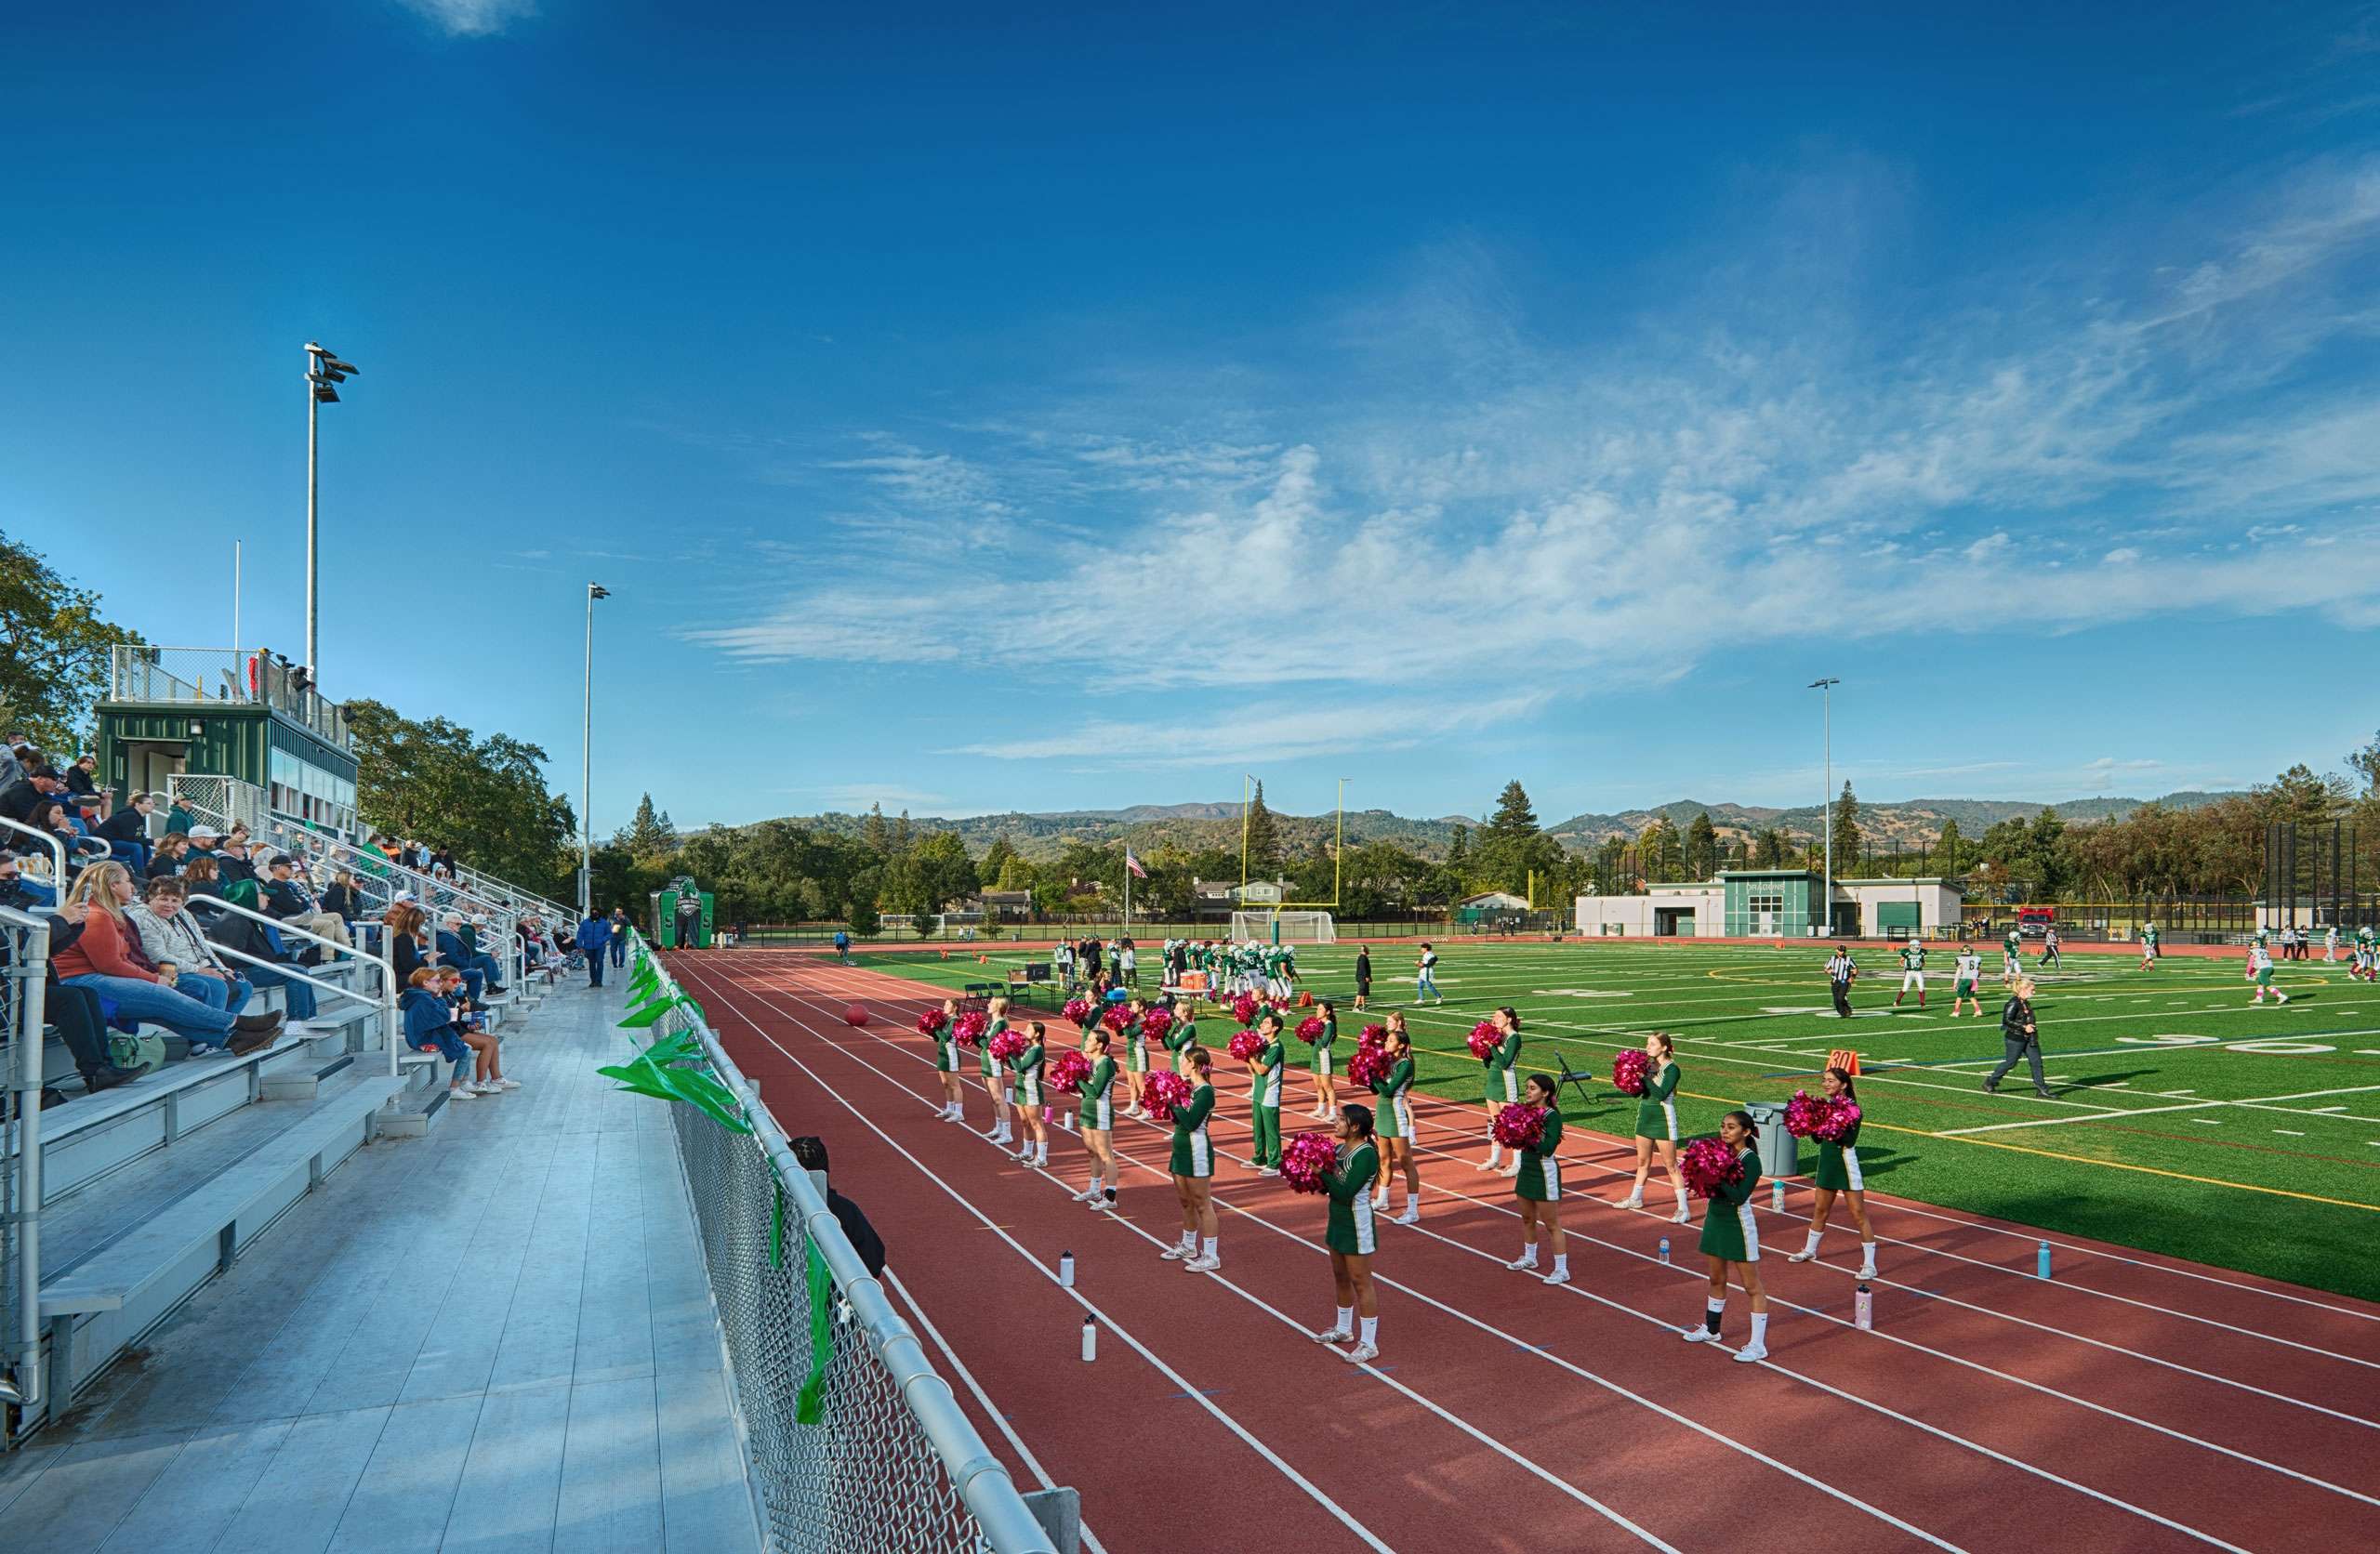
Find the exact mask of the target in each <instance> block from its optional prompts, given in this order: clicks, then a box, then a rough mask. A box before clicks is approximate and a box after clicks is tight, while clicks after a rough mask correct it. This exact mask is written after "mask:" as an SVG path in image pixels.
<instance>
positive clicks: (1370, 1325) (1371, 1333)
mask: <svg viewBox="0 0 2380 1554" xmlns="http://www.w3.org/2000/svg"><path fill="white" fill-rule="evenodd" d="M1377 1337H1380V1318H1378V1317H1366V1318H1365V1319H1364V1333H1363V1338H1362V1341H1363V1342H1365V1343H1370V1342H1371V1341H1372V1340H1373V1339H1374V1338H1377Z"/></svg>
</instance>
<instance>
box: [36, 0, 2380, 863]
mask: <svg viewBox="0 0 2380 1554" xmlns="http://www.w3.org/2000/svg"><path fill="white" fill-rule="evenodd" d="M78 10H79V11H83V12H88V13H92V14H76V13H77V11H78ZM1129 10H1130V14H1126V9H1125V8H1118V7H1042V8H1038V9H1032V10H1027V11H1022V12H1019V11H1009V12H1004V13H1001V14H999V15H998V16H990V15H988V14H987V13H985V11H984V10H983V9H982V8H981V7H963V8H962V7H950V8H944V9H934V8H919V7H879V8H876V9H875V10H874V11H873V12H871V14H870V15H869V16H868V17H866V18H865V19H856V20H854V19H847V18H840V17H837V18H822V17H821V16H819V15H818V14H816V13H814V11H812V10H809V9H807V8H795V7H763V6H742V5H727V4H714V3H701V0H693V3H680V4H672V5H667V6H664V5H656V4H637V3H630V0H541V3H539V4H535V5H532V4H527V3H511V0H402V3H401V0H383V3H374V0H358V3H354V4H344V5H338V6H318V5H300V4H296V3H288V4H274V5H267V4H247V3H241V0H222V3H218V4H216V5H211V6H208V7H189V6H183V5H169V4H150V5H131V6H123V7H79V8H68V7H51V8H48V9H46V10H43V11H37V12H29V13H27V14H25V15H24V16H21V17H20V18H18V19H17V20H16V21H15V23H14V24H13V27H12V31H11V40H10V41H11V47H10V48H9V49H8V50H7V52H6V53H5V54H0V135H5V136H6V138H7V143H8V145H9V146H10V147H11V151H10V154H9V155H8V157H7V159H6V160H5V163H0V195H5V201H6V204H5V208H6V209H7V212H8V213H9V218H10V219H9V226H10V232H9V237H8V241H7V242H6V243H5V244H0V338H5V339H6V340H7V360H8V364H9V368H10V370H9V371H7V372H6V373H0V418H5V423H6V425H7V428H8V430H9V435H7V437H5V438H0V527H5V528H6V529H7V532H8V533H11V534H12V535H27V536H33V537H36V538H37V539H38V540H39V543H41V544H42V546H43V547H44V548H46V550H47V551H48V552H49V554H50V556H51V558H52V560H54V561H55V562H56V563H58V564H59V566H60V567H61V568H62V569H64V570H66V571H68V572H70V573H73V574H74V575H76V576H77V577H79V578H80V579H82V580H83V581H85V582H86V583H88V584H89V585H91V586H96V587H99V589H101V590H102V591H103V592H104V594H105V596H106V599H107V602H108V605H109V608H110V609H111V611H112V612H113V613H114V614H115V615H116V616H117V617H118V618H120V619H123V620H125V621H126V622H128V623H129V624H132V625H134V626H138V627H139V629H140V630H142V631H143V632H144V633H146V634H147V635H148V636H150V637H151V638H152V639H155V640H161V641H171V642H190V643H218V642H221V641H223V640H225V639H228V637H229V636H230V633H231V605H230V597H229V594H230V572H231V566H230V556H231V543H232V541H233V539H234V538H235V537H236V538H239V539H241V540H243V541H245V546H246V554H247V558H248V573H247V576H248V592H247V597H246V618H247V621H248V622H249V623H250V626H251V629H250V631H249V632H248V635H249V636H250V637H251V638H252V639H254V638H259V637H260V638H262V639H264V640H265V641H266V643H267V644H268V645H270V646H273V647H276V648H281V649H283V650H284V651H289V650H294V649H295V648H296V647H297V645H298V642H299V640H300V638H301V629H302V628H301V616H302V588H303V574H302V565H303V551H302V544H303V514H304V507H303V502H304V441H303V436H304V434H303V428H302V426H301V425H300V422H301V418H302V415H303V407H304V400H303V385H302V383H301V380H300V377H299V374H300V372H301V371H302V367H303V357H302V354H301V352H300V349H299V348H300V347H301V346H302V345H303V343H304V342H305V341H306V340H308V339H309V338H316V337H319V338H320V339H322V340H323V341H324V342H325V343H327V344H329V345H331V346H333V347H334V348H336V349H338V350H340V351H341V352H343V353H345V354H346V355H348V356H349V357H350V358H351V359H352V360H354V361H356V362H359V363H360V364H361V365H362V366H363V368H364V375H363V376H362V377H361V378H360V379H359V380H357V381H356V382H355V383H354V384H353V385H351V386H350V392H349V393H348V395H347V401H346V402H345V403H342V404H340V405H337V406H335V407H331V408H330V409H329V410H328V411H327V412H326V413H325V415H324V476H323V492H324V495H323V510H324V535H325V547H326V551H325V555H326V560H325V573H324V576H325V585H324V586H325V621H324V633H323V659H324V683H325V687H326V689H327V690H328V691H330V692H331V693H332V694H334V695H356V694H367V695H373V696H378V697H382V698H385V699H387V700H390V701H391V702H392V703H395V704H396V705H400V706H402V707H403V708H404V709H405V710H407V711H409V712H413V713H416V714H428V713H431V712H443V713H445V714H447V715H448V716H451V717H454V718H457V719H458V720H460V721H463V722H465V723H468V724H470V725H472V726H475V727H478V728H481V729H503V730H505V731H509V732H512V733H515V734H518V735H521V736H522V737H524V738H529V739H533V740H536V741H537V742H539V743H541V744H545V745H546V746H547V747H548V748H549V750H550V751H552V753H553V754H554V756H555V757H557V760H556V771H555V776H556V779H557V782H558V784H560V785H563V786H569V787H574V788H575V784H576V774H577V766H576V757H577V733H578V729H577V722H578V705H579V651H580V639H579V631H580V623H581V604H580V599H581V588H582V586H583V585H584V583H585V582H586V581H587V580H588V579H589V578H594V579H597V580H600V581H602V582H603V583H604V584H606V585H607V586H609V587H611V588H612V589H613V591H614V594H615V598H614V599H611V600H609V601H608V602H606V603H604V604H603V605H602V606H600V610H601V616H600V635H599V642H598V664H599V677H598V683H597V688H596V715H597V729H598V753H597V767H598V778H597V792H596V801H595V818H596V821H597V823H598V826H599V828H601V829H604V830H608V829H609V828H611V827H612V826H614V825H616V824H617V823H620V822H621V821H622V820H624V819H625V818H626V811H627V809H628V806H629V805H631V804H632V803H633V802H634V799H635V796H636V794H637V792H638V791H639V790H641V789H647V788H649V789H651V790H652V791H653V792H654V794H655V797H656V799H657V800H658V801H659V802H661V803H662V804H663V805H664V806H665V807H666V808H668V810H671V811H672V812H673V814H674V815H675V816H676V817H677V818H678V819H679V820H680V821H681V822H702V821H709V820H729V821H741V820H749V819H754V818H759V817H761V816H765V815H770V814H781V813H791V812H801V811H809V810H817V809H820V808H823V807H835V808H843V809H856V808H864V807H865V806H866V803H867V802H868V801H869V800H870V799H871V798H878V799H880V800H881V801H882V802H883V803H884V805H885V808H886V810H887V811H888V812H890V811H892V810H898V809H901V808H904V807H906V808H909V809H912V810H917V811H918V812H919V813H959V812H971V811H980V810H1003V809H1011V808H1023V809H1055V808H1104V807H1109V806H1115V805H1122V804H1127V803H1133V802H1172V801H1182V800H1191V799H1215V798H1223V797H1236V795H1237V792H1238V785H1239V774H1240V773H1241V772H1242V771H1249V770H1252V771H1255V772H1256V773H1258V774H1259V775H1261V776H1263V778H1264V779H1265V781H1266V784H1267V792H1268V795H1269V796H1270V797H1272V798H1273V799H1274V801H1275V802H1276V804H1277V805H1279V806H1280V807H1283V808H1288V809H1292V810H1322V809H1326V808H1328V807H1329V803H1330V800H1331V797H1332V795H1333V793H1334V791H1335V784H1334V780H1335V779H1336V778H1338V777H1341V776H1345V777H1348V778H1350V779H1351V782H1350V784H1349V787H1348V802H1349V803H1350V804H1351V805H1355V806H1359V807H1370V806H1378V807H1384V808H1390V809H1395V810H1401V811H1404V812H1407V813H1428V814H1443V813H1450V812H1457V811H1464V810H1470V811H1476V810H1480V809H1482V808H1484V807H1485V806H1486V805H1488V803H1489V802H1490V801H1491V800H1492V798H1493V796H1494V793H1495V791H1496V789H1497V788H1498V787H1499V786H1500V785H1501V784H1502V782H1503V781H1504V780H1505V779H1506V778H1508V777H1511V776H1518V777H1520V778H1522V779H1523V780H1524V781H1525V782H1526V783H1527V785H1528V787H1529V790H1530V792H1531V794H1532V795H1533V796H1534V797H1536V799H1537V801H1538V805H1539V809H1540V813H1541V814H1543V815H1545V816H1546V817H1547V818H1548V819H1554V818H1559V817H1563V816H1567V815H1569V814H1571V813H1574V812H1577V811H1579V810H1614V809H1620V808H1625V807H1630V806H1633V805H1638V804H1644V803H1649V802H1658V801H1661V800H1666V799H1669V798H1673V797H1680V796H1692V797H1700V798H1704V799H1707V800H1718V799H1736V800H1739V801H1745V802H1755V803H1797V802H1807V801H1810V800H1813V799H1815V798H1816V797H1818V795H1819V793H1820V791H1821V779H1820V775H1819V770H1818V763H1819V739H1818V705H1817V696H1816V693H1815V692H1809V691H1804V690H1803V689H1802V687H1803V686H1804V685H1805V683H1806V682H1807V681H1809V680H1810V679H1812V678H1816V677H1818V676H1819V675H1829V674H1831V675H1839V676H1841V677H1842V678H1843V681H1844V684H1843V686H1842V688H1841V690H1840V691H1838V692H1837V694H1836V697H1835V703H1834V759H1835V769H1836V772H1837V776H1838V780H1839V779H1840V778H1842V777H1844V776H1848V777H1849V778H1850V779H1852V780H1853V781H1854V782H1856V783H1857V784H1858V786H1859V789H1860V791H1861V793H1862V795H1863V796H1864V797H1871V798H1895V797H1920V796H1961V797H1964V796H1973V797H2074V796H2079V795H2084V794H2091V793H2101V792H2105V793H2152V792H2162V791H2165V790H2168V789H2172V788H2177V787H2198V786H2222V785H2230V784H2241V783H2246V782H2251V781H2255V780H2258V779H2260V778H2263V777H2266V776H2268V775H2269V774H2270V773H2271V772H2272V771H2274V770H2278V769H2279V768H2280V767H2281V766H2283V765H2285V764H2287V763H2289V762H2291V761H2294V760H2299V759H2304V760H2307V761H2310V762H2312V763H2314V764H2316V765H2318V766H2333V765H2336V764H2338V761H2339V757H2340V756H2341V755H2342V754H2343V753H2344V752H2345V751H2346V750H2347V749H2348V748H2350V747H2352V746H2353V745H2355V744H2360V743H2362V742H2363V741H2364V740H2366V739H2368V738H2370V737H2371V736H2372V732H2373V729H2374V727H2375V725H2380V697H2375V696H2374V694H2373V691H2372V687H2373V674H2372V665H2373V664H2374V663H2380V394H2375V392H2374V390H2375V386H2376V385H2380V371H2376V370H2375V369H2380V303H2375V302H2374V300H2373V298H2374V297H2375V296H2380V288H2375V284H2374V283H2375V282H2380V9H2375V7H2373V6H2371V5H2359V6H2348V7H2280V8H2278V9H2275V10H2269V11H2259V12H2257V13H2255V14H2254V15H2250V14H2248V13H2245V12H2241V11H2240V10H2239V9H2238V8H2237V7H2178V8H2160V9H2157V10H2155V11H2154V12H2151V11H2149V10H2145V9H2139V8H2135V7H2121V8H2118V7H2071V6H2062V7H2022V6H2018V7H2011V6H2007V5H1999V6H1993V7H1950V8H1943V9H1941V10H1940V11H1939V12H1938V13H1937V14H1924V15H1919V14H1916V13H1914V12H1912V11H1911V9H1910V8H1909V7H1847V8H1835V9H1834V10H1833V11H1832V13H1831V19H1830V20H1812V19H1811V18H1810V17H1808V16H1806V15H1793V16H1791V17H1785V16H1782V15H1780V14H1779V13H1778V11H1777V8H1776V7H1672V8H1667V9H1665V10H1663V11H1662V12H1661V13H1660V14H1659V15H1652V14H1638V13H1640V12H1641V11H1642V8H1641V7H1630V8H1627V9H1625V10H1620V9H1619V8H1614V9H1613V14H1610V15H1598V14H1596V13H1595V12H1594V10H1593V9H1592V8H1590V7H1576V6H1561V5H1544V6H1535V5H1506V6H1497V5H1479V4H1474V5H1465V6H1461V7H1454V6H1427V7H1409V8H1407V7H1380V6H1371V5H1367V6H1354V5H1315V6H1305V7H1267V8H1264V9H1261V10H1260V9H1256V8H1252V7H1251V8H1245V9H1242V8H1238V7H1181V8H1178V9H1175V10H1170V11H1167V10H1158V9H1152V8H1148V7H1131V8H1129Z"/></svg>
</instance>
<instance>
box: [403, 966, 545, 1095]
mask: <svg viewBox="0 0 2380 1554" xmlns="http://www.w3.org/2000/svg"><path fill="white" fill-rule="evenodd" d="M450 981H451V982H452V983H453V985H455V986H456V987H459V986H461V985H462V978H461V977H460V976H459V975H454V974H450V973H447V972H443V971H440V970H439V969H437V968H435V967H429V966H425V967H422V968H420V969H419V970H417V971H416V972H414V974H413V975H412V977H410V978H409V979H407V981H406V986H405V990H404V993H403V994H402V995H401V996H400V997H399V998H398V1000H397V1004H398V1007H399V1008H400V1009H402V1010H403V1016H404V1031H405V1045H406V1046H407V1047H412V1048H413V1049H414V1050H415V1051H416V1052H435V1053H437V1054H438V1055H439V1056H440V1057H442V1058H444V1059H445V1060H447V1061H448V1062H450V1063H452V1064H454V1065H455V1069H454V1073H453V1076H452V1077H451V1078H450V1079H449V1080H448V1082H447V1095H448V1099H450V1100H478V1099H479V1098H480V1097H481V1096H483V1095H495V1094H498V1093H500V1092H502V1091H505V1090H517V1089H519V1088H520V1087H521V1086H519V1085H518V1084H516V1083H514V1082H513V1081H511V1080H509V1079H506V1078H505V1077H504V1076H503V1075H502V1074H501V1073H496V1038H495V1037H494V1036H491V1035H489V1034H486V1033H485V1032H483V1031H479V1030H475V1029H472V1028H470V1027H469V1026H467V1025H464V1024H460V1023H457V1022H456V1014H455V1009H454V1007H453V1006H452V1005H450V1004H448V1003H447V1001H446V999H445V997H444V990H445V988H446V987H447V985H448V983H449V982H450ZM466 1065H469V1066H470V1067H471V1068H472V1069H473V1070H474V1071H475V1073H476V1074H477V1075H478V1077H476V1078H468V1077H466V1076H465V1073H464V1070H465V1067H466ZM490 1075H493V1078H492V1079H491V1077H490Z"/></svg>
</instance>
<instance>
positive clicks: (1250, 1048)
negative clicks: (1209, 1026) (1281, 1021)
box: [1231, 1031, 1264, 1063]
mask: <svg viewBox="0 0 2380 1554" xmlns="http://www.w3.org/2000/svg"><path fill="white" fill-rule="evenodd" d="M1263 1050H1264V1038H1263V1036H1260V1035H1258V1034H1256V1033H1255V1032H1253V1031H1235V1032H1233V1033H1232V1038H1231V1055H1232V1056H1233V1057H1235V1058H1236V1059H1238V1060H1240V1061H1241V1062H1243V1063H1244V1062H1246V1061H1248V1060H1250V1058H1253V1057H1255V1056H1256V1055H1257V1054H1258V1053H1259V1052H1262V1051H1263Z"/></svg>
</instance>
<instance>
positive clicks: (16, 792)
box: [0, 765, 66, 825]
mask: <svg viewBox="0 0 2380 1554" xmlns="http://www.w3.org/2000/svg"><path fill="white" fill-rule="evenodd" d="M65 791H66V784H64V783H62V782H60V781H59V777H58V773H57V772H56V771H54V770H51V769H49V768H48V767H46V766H41V765H33V766H28V767H26V768H24V769H23V774H22V775H21V776H20V777H19V778H18V779H17V780H16V781H15V782H13V783H10V784H8V785H7V787H5V788H0V815H5V816H6V817H7V818H8V819H10V820H12V821H15V822H16V823H18V824H19V825H38V824H39V822H37V821H36V820H34V818H33V815H34V811H36V810H39V809H41V807H42V806H43V805H45V804H54V803H56V802H57V796H58V795H59V794H62V793H64V792H65Z"/></svg>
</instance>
